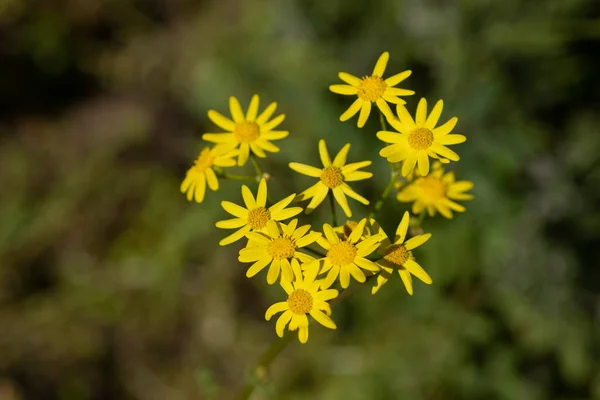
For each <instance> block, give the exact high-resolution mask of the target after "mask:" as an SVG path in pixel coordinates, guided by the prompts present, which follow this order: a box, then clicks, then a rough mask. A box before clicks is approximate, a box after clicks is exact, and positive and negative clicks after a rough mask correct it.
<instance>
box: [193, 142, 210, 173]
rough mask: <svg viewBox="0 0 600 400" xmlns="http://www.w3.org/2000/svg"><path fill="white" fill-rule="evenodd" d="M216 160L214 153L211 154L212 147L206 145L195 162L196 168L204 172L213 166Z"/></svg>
mask: <svg viewBox="0 0 600 400" xmlns="http://www.w3.org/2000/svg"><path fill="white" fill-rule="evenodd" d="M214 161H215V158H214V157H213V155H212V154H210V149H209V148H208V147H205V148H204V149H202V151H201V152H200V155H199V156H198V159H197V160H196V161H195V162H194V168H195V169H196V171H198V172H201V173H202V172H204V171H206V170H207V169H209V168H210V167H212V166H213V162H214Z"/></svg>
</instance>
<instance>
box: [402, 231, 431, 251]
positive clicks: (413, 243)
mask: <svg viewBox="0 0 600 400" xmlns="http://www.w3.org/2000/svg"><path fill="white" fill-rule="evenodd" d="M430 237H431V233H425V234H423V235H419V236H415V237H413V238H410V239H408V240H407V241H406V243H404V247H406V250H412V249H415V248H417V247H419V246H420V245H422V244H423V243H425V242H426V241H428V240H429V238H430Z"/></svg>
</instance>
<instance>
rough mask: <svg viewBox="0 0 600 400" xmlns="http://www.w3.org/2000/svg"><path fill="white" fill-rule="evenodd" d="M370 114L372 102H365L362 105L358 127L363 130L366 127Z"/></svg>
mask: <svg viewBox="0 0 600 400" xmlns="http://www.w3.org/2000/svg"><path fill="white" fill-rule="evenodd" d="M370 114H371V102H370V101H364V102H363V104H362V108H361V109H360V115H359V116H358V123H357V125H356V126H358V127H359V128H362V127H363V126H365V123H366V122H367V119H368V118H369V115H370Z"/></svg>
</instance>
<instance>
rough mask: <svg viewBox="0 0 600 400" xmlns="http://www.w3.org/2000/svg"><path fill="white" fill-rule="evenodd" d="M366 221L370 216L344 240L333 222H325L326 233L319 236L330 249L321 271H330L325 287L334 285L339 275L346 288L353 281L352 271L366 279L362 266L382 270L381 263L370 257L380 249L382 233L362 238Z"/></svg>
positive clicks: (321, 242) (358, 277) (356, 275)
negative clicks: (334, 228)
mask: <svg viewBox="0 0 600 400" xmlns="http://www.w3.org/2000/svg"><path fill="white" fill-rule="evenodd" d="M366 223H367V219H366V218H363V219H362V220H361V221H360V222H359V223H358V224H357V225H356V227H355V228H354V229H353V230H352V233H351V234H350V236H349V237H348V239H346V240H340V238H339V237H338V235H337V234H336V233H335V231H334V230H333V228H332V227H331V225H328V224H325V225H323V233H325V236H324V237H323V236H321V238H319V239H318V240H317V243H319V245H320V246H321V247H323V248H324V249H325V250H327V254H326V255H325V257H324V258H322V259H321V260H319V264H320V267H321V268H320V272H319V273H321V274H323V273H325V272H328V273H327V276H326V277H325V278H324V279H323V280H322V284H323V287H330V286H331V285H332V284H333V282H334V281H335V280H336V279H337V277H338V276H339V277H340V284H341V286H342V288H344V289H346V288H347V287H348V285H349V284H350V275H352V277H353V278H354V279H355V280H356V281H358V282H360V283H364V282H365V280H366V276H365V273H364V272H363V271H362V269H365V270H367V271H371V272H377V271H379V267H378V266H377V265H376V264H375V263H373V261H370V260H367V259H366V257H367V256H368V255H369V254H371V253H372V252H374V251H375V250H376V249H377V247H378V246H379V242H380V241H381V239H380V238H379V236H371V237H368V238H366V239H364V240H361V237H362V236H363V233H364V230H365V224H366ZM361 268H362V269H361Z"/></svg>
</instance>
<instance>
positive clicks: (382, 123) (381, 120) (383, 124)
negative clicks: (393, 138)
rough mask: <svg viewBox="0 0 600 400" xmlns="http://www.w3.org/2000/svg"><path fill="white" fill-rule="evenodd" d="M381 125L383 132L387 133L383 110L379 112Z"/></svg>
mask: <svg viewBox="0 0 600 400" xmlns="http://www.w3.org/2000/svg"><path fill="white" fill-rule="evenodd" d="M379 123H380V124H381V130H382V131H387V124H386V123H385V116H384V115H383V113H382V112H381V110H379Z"/></svg>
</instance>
